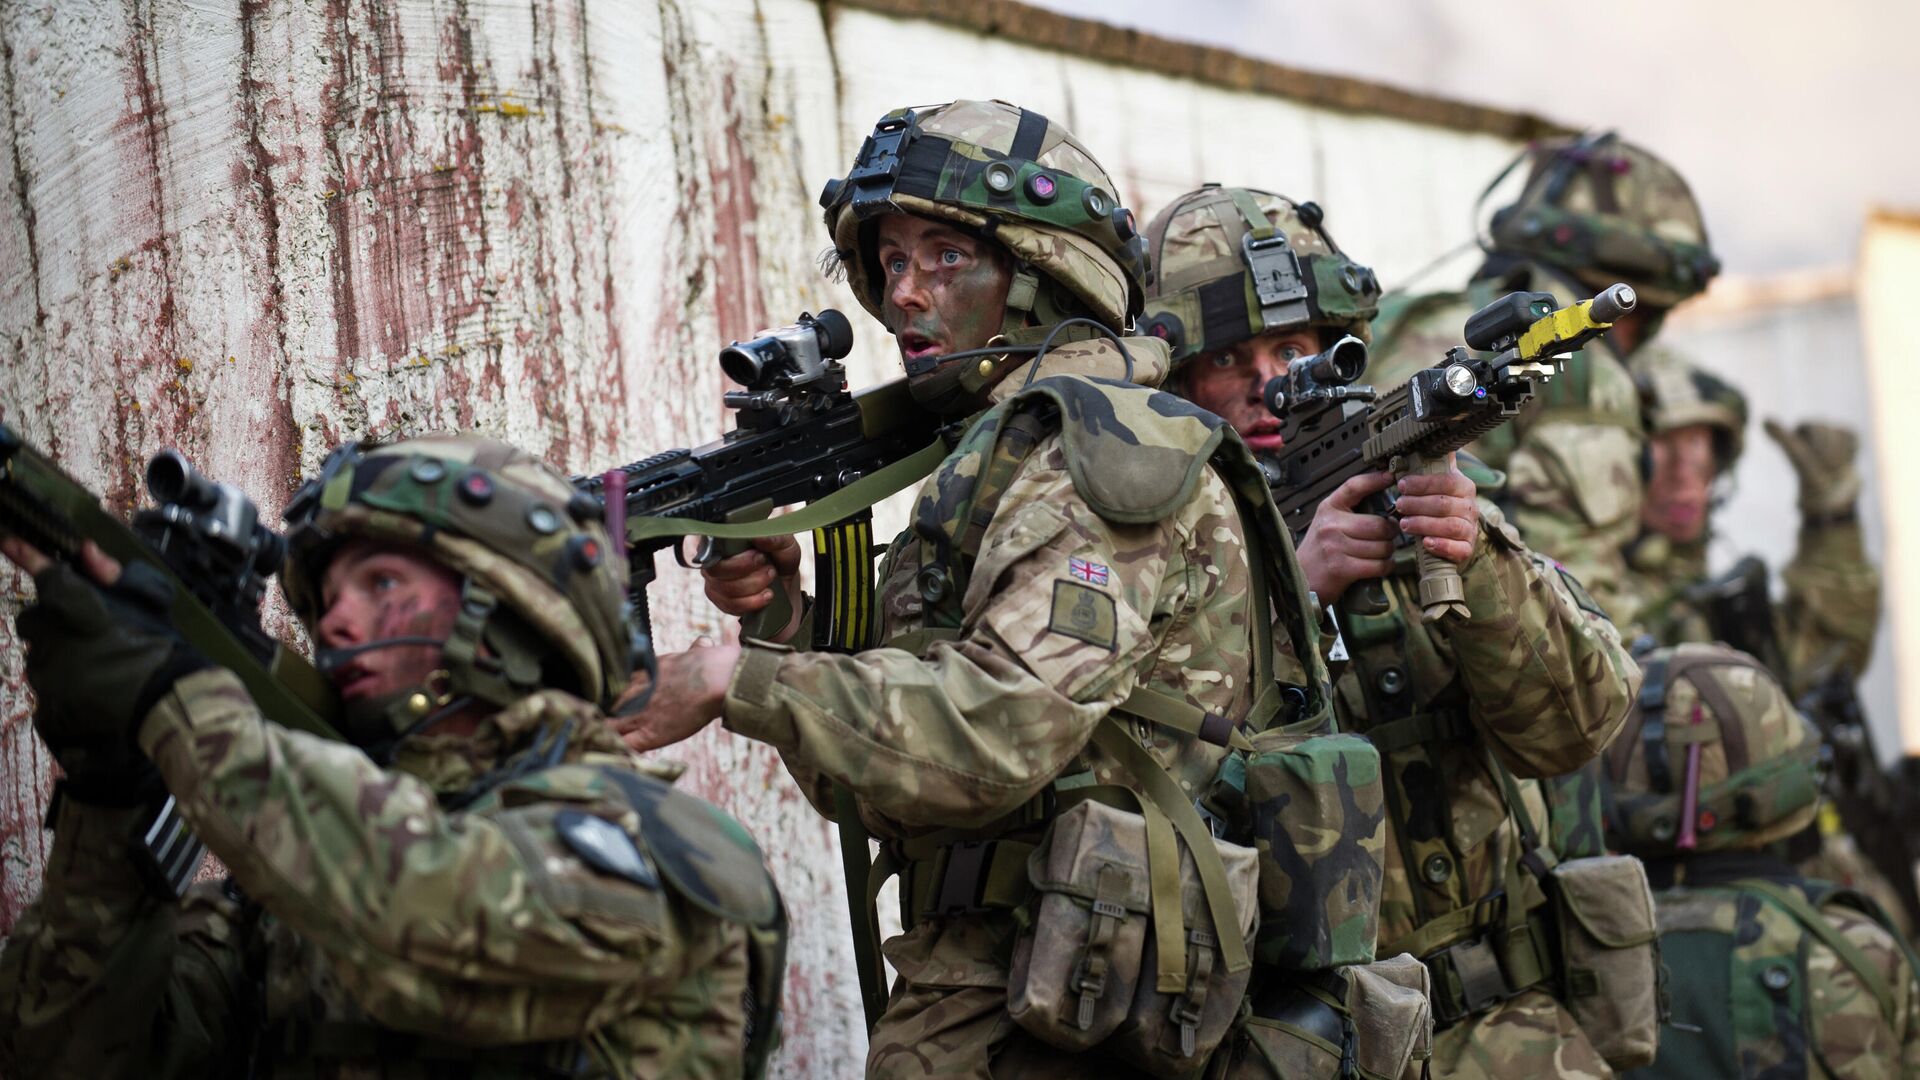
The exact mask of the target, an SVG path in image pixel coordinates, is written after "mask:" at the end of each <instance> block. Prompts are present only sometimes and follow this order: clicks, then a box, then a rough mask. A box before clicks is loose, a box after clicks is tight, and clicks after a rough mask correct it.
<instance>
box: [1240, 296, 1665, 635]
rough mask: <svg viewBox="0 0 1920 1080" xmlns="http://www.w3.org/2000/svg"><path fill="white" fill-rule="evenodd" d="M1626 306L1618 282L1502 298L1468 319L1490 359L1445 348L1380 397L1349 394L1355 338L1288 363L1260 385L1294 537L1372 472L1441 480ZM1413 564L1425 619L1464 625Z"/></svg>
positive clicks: (1455, 581)
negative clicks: (1325, 503) (1559, 300)
mask: <svg viewBox="0 0 1920 1080" xmlns="http://www.w3.org/2000/svg"><path fill="white" fill-rule="evenodd" d="M1634 303H1635V297H1634V294H1633V289H1632V288H1630V287H1629V286H1626V285H1613V286H1610V287H1609V288H1607V289H1605V290H1603V291H1602V292H1601V293H1600V294H1599V295H1598V296H1595V297H1594V298H1593V299H1591V300H1582V301H1580V302H1579V303H1577V304H1572V305H1569V306H1567V307H1564V308H1560V309H1558V310H1555V309H1554V306H1553V304H1554V300H1553V295H1552V294H1551V293H1518V292H1516V293H1508V294H1507V295H1506V296H1503V297H1501V298H1500V299H1498V300H1495V301H1494V302H1493V303H1491V304H1488V305H1487V306H1486V307H1484V308H1481V309H1480V310H1479V311H1476V312H1474V313H1473V315H1472V316H1470V317H1469V318H1468V319H1467V324H1466V329H1465V333H1464V336H1465V338H1466V342H1467V344H1468V345H1469V346H1470V347H1471V348H1472V349H1473V350H1475V351H1477V352H1479V353H1483V354H1485V353H1491V354H1492V355H1479V356H1476V355H1474V353H1472V352H1469V351H1468V350H1467V349H1464V348H1459V347H1455V348H1452V349H1449V350H1447V358H1446V360H1445V362H1443V363H1441V364H1439V365H1438V366H1435V367H1430V368H1425V369H1423V370H1420V371H1416V372H1414V374H1413V377H1412V378H1410V379H1408V380H1407V381H1406V382H1405V383H1404V384H1402V385H1400V386H1398V387H1395V388H1394V389H1392V390H1389V391H1387V392H1386V393H1384V394H1382V393H1377V392H1376V391H1375V390H1374V389H1373V388H1372V387H1370V386H1358V385H1354V383H1355V380H1357V379H1358V378H1359V377H1360V375H1361V373H1362V372H1364V371H1365V369H1366V364H1367V347H1366V345H1364V344H1363V343H1362V342H1361V341H1360V340H1359V339H1358V338H1351V337H1349V338H1343V339H1341V340H1340V341H1339V342H1338V343H1336V344H1335V345H1334V346H1333V347H1332V348H1330V349H1328V350H1326V351H1325V352H1322V353H1318V354H1316V355H1313V356H1306V357H1301V358H1300V359H1298V360H1295V361H1293V362H1292V363H1291V364H1289V365H1288V368H1287V373H1286V374H1284V375H1279V376H1276V377H1275V378H1273V379H1271V380H1269V381H1268V383H1267V386H1266V389H1265V397H1266V404H1267V408H1268V409H1269V410H1270V411H1272V412H1273V414H1274V415H1275V416H1278V417H1279V418H1280V419H1281V422H1282V427H1281V434H1282V435H1283V437H1284V442H1283V445H1282V447H1281V450H1280V452H1279V454H1277V455H1275V456H1274V457H1273V458H1272V459H1270V460H1268V461H1267V463H1266V466H1267V469H1268V476H1267V479H1268V480H1269V481H1270V482H1271V483H1272V485H1273V491H1274V499H1275V501H1276V502H1278V503H1279V506H1280V512H1281V516H1282V517H1284V518H1285V519H1286V523H1287V527H1288V528H1290V529H1291V530H1292V531H1293V535H1294V538H1295V539H1296V540H1297V539H1299V538H1300V537H1302V536H1304V535H1306V531H1307V526H1308V525H1309V524H1311V523H1312V521H1313V515H1314V512H1315V511H1316V510H1318V509H1319V507H1320V503H1321V501H1322V500H1324V499H1325V498H1326V497H1327V496H1328V495H1331V494H1332V493H1333V491H1334V489H1335V488H1337V487H1339V486H1340V485H1341V484H1343V483H1345V482H1346V481H1347V480H1348V479H1349V478H1351V477H1354V476H1358V475H1359V474H1361V473H1365V472H1372V471H1374V470H1378V469H1388V470H1390V471H1392V472H1393V473H1394V474H1396V475H1398V476H1406V475H1409V474H1422V473H1440V472H1445V471H1446V468H1447V463H1446V456H1447V454H1448V453H1449V452H1451V451H1454V450H1458V449H1460V448H1461V447H1463V446H1466V445H1467V444H1468V443H1470V442H1472V441H1474V440H1475V439H1477V438H1479V437H1480V436H1482V435H1485V434H1486V433H1487V432H1489V431H1492V430H1493V429H1494V428H1496V427H1499V426H1500V425H1501V424H1504V423H1506V422H1507V421H1508V420H1511V419H1513V417H1514V416H1516V415H1517V414H1518V413H1519V412H1520V408H1521V406H1523V405H1525V404H1526V403H1527V402H1528V401H1529V400H1531V399H1532V398H1533V395H1534V389H1535V380H1536V379H1547V378H1550V377H1552V376H1553V375H1555V374H1557V373H1558V371H1559V370H1560V367H1561V364H1562V363H1563V362H1564V357H1566V356H1567V355H1569V354H1571V353H1573V352H1574V351H1576V350H1578V349H1579V348H1580V347H1581V346H1582V345H1584V344H1586V343H1587V342H1588V341H1590V340H1592V339H1593V338H1594V337H1596V336H1598V335H1599V334H1601V333H1604V332H1605V331H1606V329H1607V328H1608V327H1609V326H1611V325H1613V323H1614V321H1615V320H1617V319H1619V318H1620V317H1621V316H1623V315H1625V314H1627V313H1628V312H1630V311H1632V310H1633V308H1634ZM1376 499H1377V501H1375V502H1372V503H1371V504H1370V505H1369V507H1368V508H1369V509H1371V510H1374V511H1376V512H1380V513H1387V512H1390V511H1391V509H1392V505H1391V502H1390V501H1389V500H1388V499H1387V498H1386V497H1385V496H1378V497H1376ZM1419 564H1420V606H1421V609H1422V613H1423V614H1422V617H1423V618H1424V619H1425V620H1426V621H1428V622H1433V621H1435V620H1437V619H1440V618H1442V617H1444V616H1446V615H1449V614H1452V615H1457V616H1460V617H1462V618H1464V617H1465V616H1466V614H1467V607H1466V603H1465V590H1464V589H1463V587H1462V586H1461V583H1460V574H1459V571H1458V570H1456V569H1455V568H1454V566H1453V564H1452V563H1450V562H1448V561H1447V560H1445V559H1442V558H1440V557H1439V556H1437V555H1433V554H1430V553H1428V552H1426V551H1425V550H1422V551H1421V552H1420V554H1419Z"/></svg>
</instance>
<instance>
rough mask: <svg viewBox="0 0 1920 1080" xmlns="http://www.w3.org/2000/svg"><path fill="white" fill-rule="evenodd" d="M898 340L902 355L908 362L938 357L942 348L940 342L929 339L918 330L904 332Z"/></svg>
mask: <svg viewBox="0 0 1920 1080" xmlns="http://www.w3.org/2000/svg"><path fill="white" fill-rule="evenodd" d="M897 340H898V342H899V345H900V355H901V356H902V357H904V358H905V359H908V360H919V359H921V358H923V357H928V356H938V355H939V354H940V352H941V348H942V346H941V343H940V341H939V340H937V339H935V338H931V337H928V336H927V335H925V334H923V333H921V332H920V331H918V330H905V331H902V332H901V333H900V336H899V338H898V339H897Z"/></svg>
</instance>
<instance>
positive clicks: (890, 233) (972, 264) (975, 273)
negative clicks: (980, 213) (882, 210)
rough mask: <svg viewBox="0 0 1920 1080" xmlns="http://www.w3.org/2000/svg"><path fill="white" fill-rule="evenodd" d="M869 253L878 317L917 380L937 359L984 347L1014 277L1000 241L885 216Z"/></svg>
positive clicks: (1001, 318)
mask: <svg viewBox="0 0 1920 1080" xmlns="http://www.w3.org/2000/svg"><path fill="white" fill-rule="evenodd" d="M875 254H876V256H877V258H878V260H879V263H880V270H881V274H882V283H883V284H882V297H883V300H884V303H883V305H882V313H883V315H884V321H885V323H886V326H887V330H888V332H890V333H891V334H893V336H894V341H895V343H896V344H897V345H898V346H899V348H900V359H901V361H902V362H903V363H904V364H905V366H906V369H907V372H908V374H910V375H912V376H914V378H915V380H916V381H918V380H920V379H922V378H924V377H926V376H928V375H929V374H931V373H933V372H935V371H937V369H938V368H939V366H940V365H939V358H940V357H942V356H945V355H947V354H949V353H956V352H963V351H965V350H968V349H978V348H983V347H985V346H986V344H987V343H988V342H989V341H991V340H992V339H993V337H994V336H995V335H996V334H998V333H999V332H1000V328H1001V324H1002V323H1003V322H1004V321H1005V318H1006V309H1007V289H1008V287H1009V286H1010V285H1011V284H1012V282H1013V272H1012V269H1011V267H1010V266H1009V258H1008V256H1007V253H1006V251H1005V249H1004V248H1002V247H1000V245H998V244H996V243H994V242H992V241H990V240H986V239H982V238H980V237H977V236H972V235H970V234H968V233H966V232H963V231H961V230H960V229H958V228H956V227H954V226H952V225H950V224H945V223H942V222H939V221H934V220H932V219H929V218H923V217H916V216H914V215H912V214H888V215H886V216H885V217H882V218H881V219H880V221H879V224H878V226H877V233H876V250H875ZM916 396H918V395H917V394H916Z"/></svg>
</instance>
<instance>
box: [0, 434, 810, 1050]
mask: <svg viewBox="0 0 1920 1080" xmlns="http://www.w3.org/2000/svg"><path fill="white" fill-rule="evenodd" d="M572 494H573V492H572V489H571V487H570V486H569V485H568V484H567V482H566V481H565V480H564V479H562V478H561V477H560V475H559V474H558V473H556V472H555V471H554V470H552V469H551V468H549V467H548V466H546V465H544V464H543V463H541V462H539V461H537V460H535V459H533V458H531V457H529V456H527V455H526V454H524V453H521V452H520V451H518V450H515V449H513V448H512V447H509V446H506V445H504V444H501V443H497V442H493V441H491V440H486V439H480V438H473V437H442V438H422V439H416V440H413V441H409V442H404V443H398V444H395V445H391V446H379V445H375V444H360V445H351V446H344V447H341V448H340V449H338V450H336V451H334V453H333V455H332V456H331V457H329V458H328V459H327V463H326V465H325V467H324V468H323V469H322V471H321V474H320V476H319V477H318V478H317V479H315V480H312V481H309V482H308V484H307V486H306V487H304V488H303V489H301V491H300V492H299V494H297V495H296V496H295V498H294V500H293V502H292V504H291V506H290V509H289V511H288V520H289V522H290V523H291V524H292V527H293V528H292V533H291V536H290V548H291V555H290V557H289V558H288V560H287V564H286V569H285V573H284V576H283V578H282V581H283V584H284V586H285V589H286V593H287V599H288V601H289V602H290V603H291V605H292V607H293V610H294V611H295V613H296V614H298V615H299V617H300V618H301V620H302V622H303V623H304V625H305V626H306V627H307V630H308V632H309V633H310V634H311V635H312V636H313V639H314V641H315V642H316V644H317V648H318V652H319V658H320V667H321V669H322V670H323V671H325V672H327V673H328V674H329V675H330V677H331V678H332V680H333V683H334V685H335V686H337V687H338V688H339V690H340V694H341V698H342V700H343V703H344V711H345V733H346V735H347V737H348V738H349V739H351V740H352V742H353V744H354V745H352V746H348V745H346V744H343V743H336V742H329V741H326V740H323V739H319V738H316V737H313V736H310V735H307V734H304V733H302V732H297V731H291V730H287V729H284V728H282V727H279V726H278V725H276V724H273V723H268V722H265V721H263V720H262V718H261V716H260V713H259V712H258V710H257V709H256V707H255V706H254V703H253V701H252V699H251V698H249V697H248V696H247V694H246V692H245V691H244V690H243V689H242V688H241V685H240V683H239V681H238V680H237V679H236V677H235V676H234V675H233V673H232V672H230V671H228V670H226V669H224V668H220V667H215V666H213V665H211V664H210V663H208V662H207V661H206V660H205V659H204V658H203V657H201V656H200V655H199V654H198V653H197V652H196V651H195V650H194V649H193V648H192V647H191V646H189V645H187V644H186V643H185V642H184V641H183V640H182V639H181V638H180V637H179V636H178V634H177V633H176V632H175V631H174V630H173V628H172V626H171V624H170V623H169V621H168V612H169V610H170V608H169V598H168V596H167V595H166V586H165V584H164V581H163V579H161V578H160V577H159V575H158V574H155V573H153V572H152V571H151V569H150V568H148V567H146V566H145V564H135V565H134V566H132V567H129V568H127V569H126V570H125V571H124V572H122V570H121V568H120V567H119V566H118V565H117V564H115V563H113V562H112V561H111V560H109V559H108V558H107V557H106V556H104V555H101V554H100V553H99V551H98V549H96V548H91V547H89V549H88V551H87V553H86V556H85V558H84V560H83V561H84V563H85V567H86V571H87V574H86V575H84V576H83V575H82V574H81V573H79V572H76V571H75V570H74V569H71V568H69V567H68V566H67V565H65V564H61V563H50V562H49V561H48V560H47V559H46V558H45V556H43V555H41V554H40V553H39V552H37V551H35V550H33V549H32V548H30V547H27V546H26V545H24V544H22V543H21V542H20V541H18V540H17V539H8V540H6V541H4V545H5V546H4V548H3V549H0V550H4V552H5V554H6V556H7V557H8V558H9V559H12V560H13V561H14V562H15V563H17V564H19V565H20V566H22V567H23V568H25V569H27V570H28V571H29V572H31V573H33V575H34V580H35V586H36V591H37V594H38V599H37V600H36V602H35V603H34V605H33V606H32V607H30V608H28V609H27V610H26V611H25V612H23V613H22V614H21V615H20V617H19V628H20V633H21V637H22V638H23V640H24V641H25V642H26V643H27V650H28V651H27V677H28V680H29V681H30V682H31V683H32V685H33V687H34V691H35V693H36V695H37V697H38V708H37V710H36V712H35V714H34V722H35V726H36V727H37V728H38V729H39V731H40V732H41V734H42V736H43V737H44V738H45V739H46V741H47V744H48V746H49V747H50V748H51V749H52V751H53V753H54V756H55V758H56V759H57V760H59V761H61V762H62V763H63V766H64V767H65V768H66V769H67V775H66V777H65V779H64V780H63V781H62V782H61V786H60V789H59V794H58V795H57V796H56V798H57V800H58V806H57V807H56V809H55V811H54V814H53V823H54V825H53V827H54V847H53V853H52V855H51V856H50V857H49V859H48V862H47V865H48V872H47V879H46V883H45V886H44V888H43V890H42V893H41V895H40V897H39V899H38V900H36V901H35V902H34V903H33V905H32V906H31V907H29V908H28V910H27V912H26V914H25V915H24V916H23V917H22V918H21V921H20V922H19V924H18V925H17V926H16V927H15V928H14V933H13V936H12V939H11V941H10V942H9V944H8V947H7V949H6V952H5V954H4V956H0V1025H3V1027H0V1068H4V1071H5V1072H6V1074H7V1075H9V1076H22V1077H24V1076H55V1075H59V1076H141V1077H157V1076H193V1077H200V1076H247V1075H253V1074H254V1072H255V1071H256V1070H257V1071H265V1072H272V1071H275V1070H277V1069H278V1070H298V1071H303V1072H305V1071H312V1072H314V1073H316V1074H320V1075H349V1074H350V1075H356V1076H363V1075H364V1076H375V1075H377V1076H474V1077H479V1076H523V1075H539V1076H555V1077H561V1076H579V1077H601V1076H604V1077H615V1076H619V1077H630V1076H645V1077H679V1076H688V1077H717V1076H741V1075H748V1076H757V1075H761V1074H762V1073H764V1071H765V1066H766V1061H767V1056H768V1054H769V1052H770V1050H771V1049H772V1047H773V1045H774V1043H775V1041H776V1040H777V1032H778V1010H777V1003H778V993H779V987H780V979H781V970H782V954H783V952H784V941H785V917H784V915H783V913H782V909H781V906H780V902H779V898H778V896H777V894H776V893H775V891H774V887H773V882H772V879H771V878H770V877H769V876H768V874H767V871H766V868H765V866H764V864H763V862H762V860H761V858H760V855H759V852H758V850H757V849H756V848H755V847H754V846H753V844H752V842H751V841H750V840H748V839H747V837H746V834H745V833H744V832H743V831H742V830H741V829H740V828H739V826H738V825H736V824H734V823H733V822H732V821H731V820H729V819H727V818H726V817H724V816H723V815H721V814H720V812H719V811H717V810H715V809H714V808H712V807H710V806H708V805H706V804H705V803H702V802H700V801H698V800H696V799H694V798H692V797H691V796H688V795H684V794H681V793H678V792H675V791H674V790H673V789H672V787H671V786H670V780H671V778H672V776H673V775H674V773H673V771H672V770H667V769H662V768H660V767H656V766H651V765H648V764H646V763H644V762H642V761H640V760H638V759H637V758H635V757H634V756H633V755H632V753H631V752H630V751H628V750H627V749H626V747H625V746H624V745H622V744H621V742H620V740H619V739H618V737H617V736H615V735H614V734H613V732H612V731H611V730H610V729H609V728H608V727H607V724H606V719H605V716H604V714H603V713H602V712H601V711H600V710H601V708H602V707H604V706H606V705H608V704H609V703H611V701H612V700H613V698H614V696H615V695H616V694H617V693H619V692H620V691H622V690H623V689H624V688H625V686H626V684H627V678H628V672H629V669H630V667H631V664H632V659H633V644H632V636H631V632H630V631H629V629H628V625H627V622H626V620H625V619H624V617H623V609H622V604H623V602H624V599H625V597H624V584H625V580H626V568H625V566H624V565H622V563H621V561H620V560H618V559H612V558H608V557H606V553H607V551H608V550H609V549H608V545H607V535H606V532H605V530H604V528H603V527H602V526H601V525H600V523H599V522H597V521H595V520H592V518H591V516H590V515H589V517H588V518H586V519H584V520H583V519H581V518H579V517H576V516H573V515H572V514H571V513H570V511H571V510H575V509H578V505H579V504H577V503H573V504H570V503H569V498H570V497H571V496H572ZM89 577H90V578H91V579H92V580H88V578H89ZM155 770H157V773H156V771H155ZM159 781H164V783H165V784H166V787H167V789H168V790H169V791H171V792H173V793H174V795H175V796H176V797H177V798H178V799H179V802H180V807H181V810H182V812H183V814H184V816H185V817H186V819H187V820H188V822H190V823H191V825H192V827H193V828H194V829H195V830H196V831H197V832H198V834H199V835H200V836H201V838H203V839H204V840H205V841H206V843H207V845H208V847H209V848H210V849H211V850H212V851H213V852H214V853H215V854H216V855H218V856H219V857H220V860H221V861H222V862H223V863H224V864H225V865H226V868H227V870H228V871H229V873H230V875H231V876H230V877H229V878H228V879H227V880H226V881H225V882H224V883H218V882H201V883H199V884H196V885H194V886H193V887H192V888H191V889H190V890H189V891H188V892H187V894H186V895H185V896H184V897H178V898H176V897H174V896H172V895H164V896H163V895H157V894H156V892H155V891H154V890H153V889H152V888H151V887H150V886H149V885H147V884H146V883H145V880H144V879H143V878H142V877H141V876H140V875H139V874H138V873H136V870H135V867H134V865H133V863H132V861H131V860H130V859H129V858H128V857H127V850H126V849H127V843H128V836H129V831H130V829H131V828H132V827H133V825H134V824H135V818H134V816H133V815H134V814H135V813H136V812H137V808H136V807H134V806H132V805H130V804H131V803H133V802H134V801H135V799H136V798H137V797H138V795H139V794H141V793H142V792H143V787H144V785H145V784H147V783H148V782H156V783H157V782H159Z"/></svg>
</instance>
